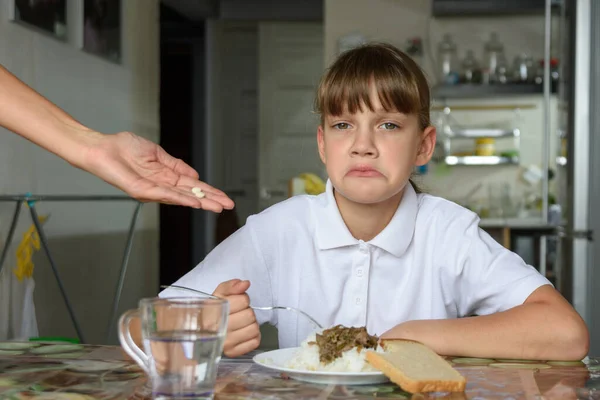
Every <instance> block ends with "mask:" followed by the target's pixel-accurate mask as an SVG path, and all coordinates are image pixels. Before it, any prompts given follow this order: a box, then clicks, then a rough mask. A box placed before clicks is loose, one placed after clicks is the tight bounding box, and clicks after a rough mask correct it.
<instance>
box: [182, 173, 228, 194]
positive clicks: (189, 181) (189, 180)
mask: <svg viewBox="0 0 600 400" xmlns="http://www.w3.org/2000/svg"><path fill="white" fill-rule="evenodd" d="M177 186H189V187H190V188H193V187H199V188H200V189H202V191H203V192H206V193H212V194H220V195H221V196H227V195H226V194H225V192H223V191H222V190H219V189H217V188H215V187H213V186H211V185H209V184H208V183H206V182H202V181H200V180H198V179H197V178H193V177H190V176H185V175H182V176H181V177H180V178H179V181H178V182H177Z"/></svg>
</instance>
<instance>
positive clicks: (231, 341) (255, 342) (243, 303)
mask: <svg viewBox="0 0 600 400" xmlns="http://www.w3.org/2000/svg"><path fill="white" fill-rule="evenodd" d="M249 287H250V281H242V280H239V279H232V280H230V281H226V282H223V283H221V284H220V285H219V286H217V288H216V289H215V291H214V293H213V295H215V296H217V297H221V298H224V299H227V300H228V301H229V323H228V325H227V337H226V338H225V345H224V346H223V353H224V354H225V355H226V356H227V357H238V356H241V355H244V354H246V353H248V352H250V351H252V350H255V349H256V348H258V346H259V345H260V339H261V337H260V327H259V326H258V322H257V321H256V315H255V314H254V310H252V309H251V308H250V298H249V297H248V295H247V294H246V291H247V290H248V288H249Z"/></svg>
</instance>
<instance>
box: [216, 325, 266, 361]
mask: <svg viewBox="0 0 600 400" xmlns="http://www.w3.org/2000/svg"><path fill="white" fill-rule="evenodd" d="M253 340H256V341H257V342H258V343H257V344H256V347H258V345H260V328H259V326H258V324H252V325H249V326H246V327H244V328H242V329H239V330H237V331H233V332H228V333H227V338H226V339H225V344H224V346H223V348H224V349H227V350H233V349H235V348H236V347H240V346H241V345H243V344H244V343H247V342H252V341H253ZM256 347H254V348H256ZM254 348H253V349H252V350H254ZM248 351H249V350H248ZM246 352H247V351H246ZM242 354H244V353H242Z"/></svg>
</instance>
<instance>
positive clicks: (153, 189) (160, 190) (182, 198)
mask: <svg viewBox="0 0 600 400" xmlns="http://www.w3.org/2000/svg"><path fill="white" fill-rule="evenodd" d="M147 183H148V184H147V185H139V187H131V188H128V189H127V190H125V192H126V193H127V194H129V195H130V196H131V197H133V198H135V199H137V200H140V201H145V202H159V203H163V204H172V205H178V206H186V207H193V208H197V209H200V208H202V209H205V210H208V211H213V212H217V213H219V212H221V211H223V206H222V205H221V204H219V203H218V202H216V201H214V200H210V199H208V200H205V199H199V198H197V197H196V196H194V195H193V193H191V194H187V193H182V192H181V191H179V190H178V189H174V188H166V187H163V186H158V185H156V184H154V183H152V182H150V181H147Z"/></svg>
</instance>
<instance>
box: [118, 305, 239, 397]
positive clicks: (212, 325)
mask: <svg viewBox="0 0 600 400" xmlns="http://www.w3.org/2000/svg"><path fill="white" fill-rule="evenodd" d="M228 316H229V303H228V302H227V300H223V299H217V298H208V297H206V298H199V297H175V298H158V297H157V298H148V299H142V300H140V302H139V308H138V309H136V310H129V311H126V312H125V313H124V314H123V315H122V316H121V318H120V320H119V341H120V342H121V345H122V346H123V349H124V350H125V352H127V354H129V355H130V356H131V358H133V359H134V360H135V361H136V362H137V363H138V364H139V365H140V367H142V368H143V369H144V371H145V372H146V373H147V375H148V378H149V381H150V382H149V383H150V387H151V388H152V397H153V398H158V399H179V398H182V399H183V398H185V399H212V398H213V394H214V387H215V382H216V377H217V368H218V366H219V361H221V353H222V352H223V343H224V341H225V335H226V333H227V321H228ZM135 317H138V318H140V322H141V329H142V340H143V344H144V350H142V349H140V348H139V347H138V346H137V345H136V344H135V342H134V341H133V338H132V337H131V332H130V330H129V326H130V323H131V320H132V318H135Z"/></svg>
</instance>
